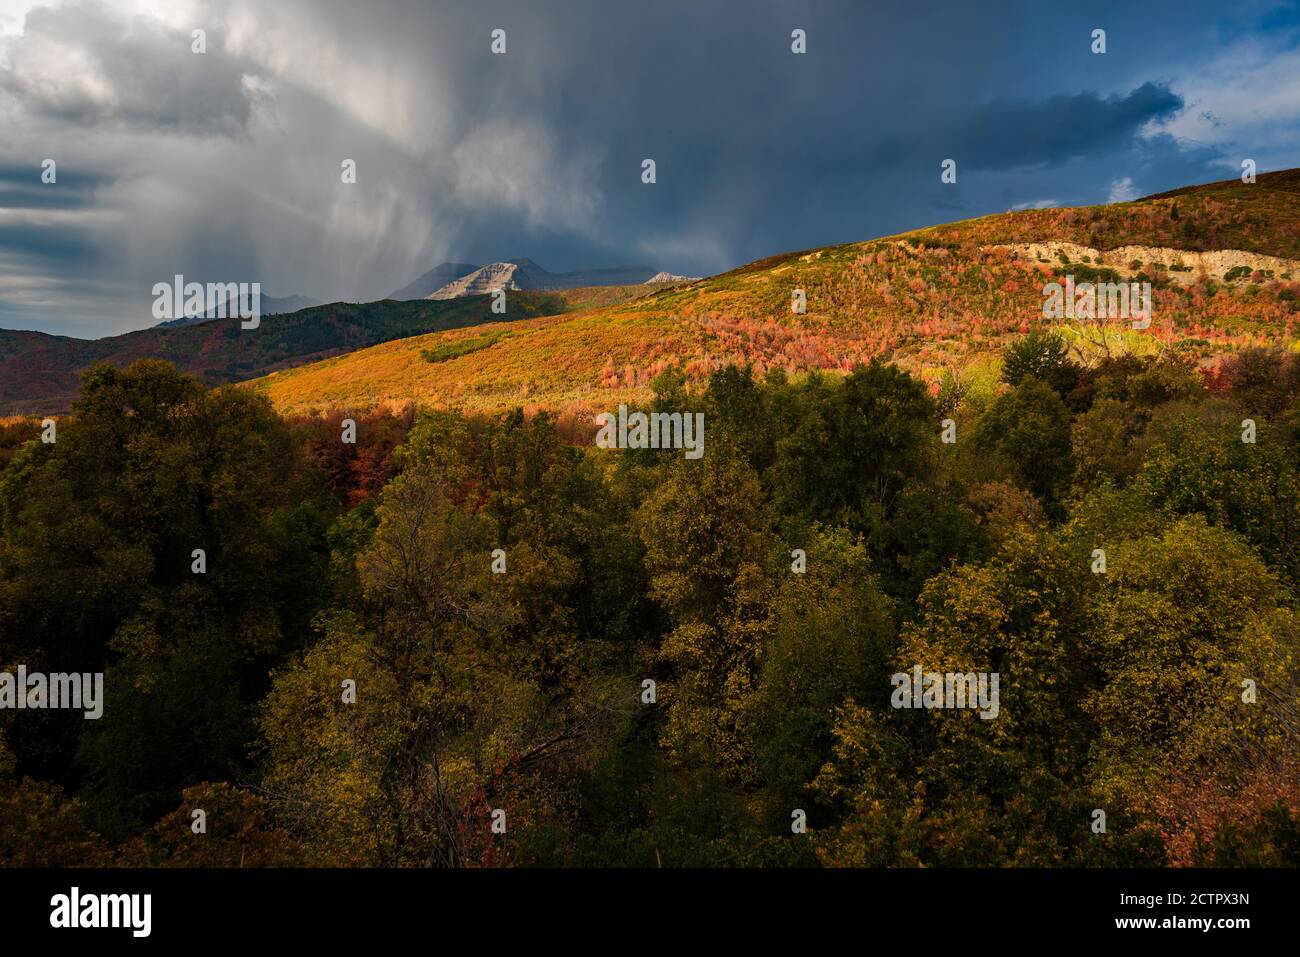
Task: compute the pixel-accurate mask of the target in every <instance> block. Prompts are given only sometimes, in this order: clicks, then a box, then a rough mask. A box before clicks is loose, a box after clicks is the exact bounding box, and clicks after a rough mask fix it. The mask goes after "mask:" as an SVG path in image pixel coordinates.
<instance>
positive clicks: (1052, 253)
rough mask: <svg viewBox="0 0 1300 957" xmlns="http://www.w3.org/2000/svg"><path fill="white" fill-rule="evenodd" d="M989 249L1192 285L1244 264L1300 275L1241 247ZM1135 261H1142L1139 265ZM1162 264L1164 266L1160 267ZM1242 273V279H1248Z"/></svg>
mask: <svg viewBox="0 0 1300 957" xmlns="http://www.w3.org/2000/svg"><path fill="white" fill-rule="evenodd" d="M984 248H985V249H987V250H995V249H1005V250H1009V251H1010V252H1011V253H1013V254H1014V255H1016V256H1018V257H1020V258H1022V259H1027V260H1029V261H1030V262H1045V263H1053V264H1060V263H1061V254H1062V253H1064V254H1065V256H1066V258H1067V259H1069V261H1070V262H1072V263H1085V264H1087V265H1092V266H1105V267H1107V268H1109V269H1114V270H1115V271H1116V272H1118V273H1120V274H1121V275H1123V276H1128V275H1132V274H1136V273H1138V272H1143V271H1145V272H1146V273H1147V274H1148V275H1151V274H1152V272H1153V271H1156V270H1159V271H1160V272H1161V273H1162V274H1163V275H1166V276H1168V277H1169V280H1170V281H1171V282H1174V283H1177V284H1179V285H1184V286H1185V285H1190V284H1191V283H1193V282H1195V281H1196V280H1198V279H1200V278H1201V277H1202V276H1204V277H1207V278H1210V279H1213V280H1216V281H1218V282H1222V281H1223V279H1224V276H1225V275H1227V273H1228V272H1229V271H1230V270H1233V269H1237V268H1245V269H1248V270H1250V271H1251V272H1252V273H1253V272H1255V271H1256V270H1258V271H1260V272H1264V273H1270V272H1271V273H1272V274H1273V278H1274V279H1284V280H1290V279H1300V261H1297V260H1294V259H1281V258H1279V257H1277V256H1263V255H1260V254H1259V253H1248V252H1244V251H1242V250H1240V249H1215V250H1209V251H1207V252H1195V251H1193V250H1188V249H1171V248H1169V247H1167V246H1118V247H1116V248H1115V249H1105V250H1099V249H1092V248H1090V247H1088V246H1080V245H1079V244H1077V243H1067V242H1057V241H1056V240H1050V241H1048V242H1042V243H1006V244H999V245H992V246H985V247H984ZM1135 264H1139V265H1136V266H1135ZM1160 266H1163V267H1164V269H1163V270H1160V268H1159V267H1160ZM1249 278H1250V277H1249V276H1248V275H1246V276H1243V277H1242V280H1243V281H1246V280H1249Z"/></svg>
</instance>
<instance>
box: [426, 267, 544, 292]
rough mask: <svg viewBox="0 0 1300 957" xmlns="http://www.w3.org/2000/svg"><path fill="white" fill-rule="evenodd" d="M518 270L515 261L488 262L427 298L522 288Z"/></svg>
mask: <svg viewBox="0 0 1300 957" xmlns="http://www.w3.org/2000/svg"><path fill="white" fill-rule="evenodd" d="M518 271H519V267H518V266H517V265H515V264H514V263H488V264H487V265H486V266H483V267H481V268H479V269H475V270H474V271H473V272H472V273H470V274H469V275H468V276H462V277H461V278H459V279H457V280H455V281H453V282H449V283H447V285H445V286H443V287H442V288H441V289H437V290H435V291H434V292H432V293H430V294H429V295H428V296H426V297H425V298H427V299H457V298H459V297H460V296H482V295H486V294H487V293H490V292H496V291H497V290H498V289H521V288H524V287H522V286H520V285H519V283H517V282H515V273H516V272H518Z"/></svg>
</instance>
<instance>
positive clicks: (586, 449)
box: [0, 331, 1300, 866]
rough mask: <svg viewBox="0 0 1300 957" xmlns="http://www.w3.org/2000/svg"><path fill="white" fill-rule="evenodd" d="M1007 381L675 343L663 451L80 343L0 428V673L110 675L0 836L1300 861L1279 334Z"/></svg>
mask: <svg viewBox="0 0 1300 957" xmlns="http://www.w3.org/2000/svg"><path fill="white" fill-rule="evenodd" d="M1002 370H1003V371H1002V376H1003V383H1002V385H1001V386H1000V387H999V388H998V389H995V390H991V391H988V392H982V393H980V394H978V395H976V394H963V392H962V390H961V388H960V385H959V384H958V383H955V382H949V383H945V386H944V388H943V389H942V390H940V391H939V392H938V394H935V393H934V390H932V389H929V388H927V387H926V386H925V385H924V384H923V383H922V382H921V381H920V380H918V379H916V378H914V377H912V376H911V375H909V374H908V373H907V372H906V371H903V370H901V369H899V368H897V367H895V366H892V365H890V364H888V363H885V362H883V361H879V360H877V361H873V362H871V363H870V364H868V365H860V366H858V367H857V368H855V369H854V370H853V371H852V372H851V373H849V374H848V375H845V376H839V375H835V374H820V373H811V374H808V375H805V376H802V377H798V378H789V377H787V375H786V374H785V372H784V371H782V370H780V369H776V370H773V371H770V372H766V373H765V374H763V375H758V374H755V373H754V372H753V371H752V370H749V369H744V368H737V367H734V366H731V367H727V368H723V369H720V370H718V371H716V372H714V373H713V374H712V375H711V377H710V378H709V379H708V380H707V383H706V384H705V385H704V386H702V387H701V386H700V385H697V384H696V383H694V382H693V381H691V380H690V379H688V378H687V377H686V376H685V375H683V374H682V373H681V372H680V371H679V370H675V369H670V370H668V371H667V372H665V373H664V374H662V375H661V376H660V377H659V378H658V379H657V380H656V381H655V384H654V396H655V398H654V401H653V404H652V406H650V407H649V408H648V409H647V410H646V411H666V412H673V411H677V412H682V411H690V412H702V413H703V414H704V421H705V425H706V429H707V435H708V439H707V444H706V446H705V449H706V452H705V454H704V455H703V456H702V457H701V458H700V459H698V460H690V459H687V458H686V457H684V456H683V455H682V454H681V453H680V452H679V451H674V450H655V449H622V450H615V449H603V448H597V447H595V446H594V445H591V444H589V443H588V442H587V441H585V439H589V436H587V437H584V436H574V435H573V434H571V433H572V430H570V429H564V428H559V427H557V423H556V421H554V420H553V419H551V418H549V417H548V416H547V415H546V414H538V415H535V416H532V417H527V416H525V415H524V414H523V412H522V411H516V412H513V413H510V414H506V415H499V416H467V415H464V414H461V413H458V412H454V411H433V410H424V411H420V412H418V413H417V412H416V411H415V410H413V409H407V410H405V411H403V412H399V413H379V412H376V413H371V414H369V415H360V414H356V415H352V414H350V413H347V412H345V411H343V410H336V411H334V412H331V413H328V414H315V415H311V416H301V417H297V418H286V417H282V416H280V415H277V414H276V413H275V412H274V411H273V410H272V407H271V405H270V403H269V401H268V400H267V399H266V398H265V397H264V396H262V395H260V394H257V393H255V392H252V391H250V390H246V389H238V388H228V387H226V388H219V389H215V390H209V389H208V388H206V387H205V386H204V385H203V384H202V383H200V382H199V381H197V380H195V379H192V378H189V377H187V376H185V375H183V374H181V373H179V372H177V371H176V370H175V369H173V368H172V367H171V366H169V365H168V364H166V363H164V362H160V361H154V360H144V361H140V362H137V363H135V364H134V365H132V366H130V367H129V368H126V369H124V370H120V369H116V368H113V367H111V366H107V365H98V366H95V367H93V368H92V369H91V370H90V371H88V372H86V373H85V374H84V375H83V381H82V387H81V392H80V396H79V398H78V399H77V401H76V403H75V405H74V407H73V411H72V413H71V415H70V416H68V417H66V418H62V419H60V420H59V421H58V422H57V432H56V434H55V436H54V439H55V440H54V441H48V440H43V436H42V432H43V430H42V425H41V423H39V422H33V421H25V420H15V421H11V422H8V423H6V424H5V425H4V426H3V428H2V429H0V464H3V470H2V471H0V670H5V671H11V672H12V671H14V669H16V668H17V667H18V666H19V665H23V666H25V667H26V668H28V669H31V670H40V671H44V672H50V673H54V672H103V673H104V675H105V696H106V700H105V702H104V713H103V717H102V718H100V719H99V720H86V719H84V718H83V716H82V715H81V714H80V713H79V712H69V711H55V710H23V711H18V710H3V711H0V861H4V862H6V863H9V864H78V865H93V864H105V865H123V864H128V865H129V864H154V865H159V864H162V865H227V866H258V865H300V864H301V865H306V864H322V865H355V866H375V865H386V866H469V865H473V866H481V865H577V866H616V865H639V866H656V865H663V866H674V865H702V866H730V865H740V866H753V865H799V866H816V865H825V866H879V865H884V866H898V865H902V866H912V865H919V866H943V865H988V866H998V865H1088V866H1100V865H1121V866H1128V865H1165V864H1174V865H1187V864H1215V865H1282V864H1290V865H1295V864H1297V863H1300V818H1298V817H1297V813H1298V812H1300V708H1298V707H1297V688H1298V687H1300V680H1298V679H1300V617H1298V614H1297V612H1298V606H1297V600H1296V596H1297V589H1298V588H1300V469H1298V468H1297V466H1300V359H1298V358H1297V356H1296V354H1295V353H1291V352H1285V351H1281V350H1265V349H1254V350H1245V351H1242V352H1239V353H1237V354H1235V355H1233V356H1232V357H1230V358H1229V359H1228V360H1227V361H1226V362H1224V363H1223V364H1222V365H1221V366H1219V367H1218V368H1217V369H1216V371H1215V374H1214V375H1213V377H1211V378H1207V377H1206V376H1205V375H1204V374H1203V373H1202V372H1201V371H1200V370H1198V368H1197V367H1196V366H1195V365H1194V364H1191V363H1190V362H1186V361H1183V360H1180V359H1179V358H1177V357H1176V356H1175V355H1174V354H1172V353H1167V354H1162V355H1159V356H1151V357H1135V356H1130V355H1116V356H1108V357H1104V358H1100V359H1097V360H1096V361H1093V362H1092V363H1091V364H1090V365H1088V366H1086V367H1085V366H1083V365H1080V364H1078V363H1076V362H1075V361H1074V360H1073V359H1072V358H1071V357H1070V355H1069V353H1068V351H1067V350H1066V349H1065V348H1064V347H1063V345H1062V342H1061V340H1060V339H1059V338H1058V337H1057V336H1056V335H1055V334H1053V333H1051V332H1044V331H1038V332H1034V333H1032V334H1030V335H1028V336H1025V337H1023V338H1019V339H1017V340H1015V341H1014V342H1012V344H1011V345H1010V346H1009V347H1008V348H1007V351H1006V354H1005V356H1004V357H1003V362H1002ZM349 423H351V426H352V428H353V429H354V434H355V438H356V441H355V442H351V443H350V442H345V441H343V439H342V436H343V435H344V434H345V433H346V430H347V428H348V424H349ZM1248 423H1249V424H1248ZM196 550H199V551H201V552H202V563H201V566H202V569H201V570H198V571H196V561H197V559H196V558H195V554H196ZM914 669H917V670H918V673H920V672H939V673H958V674H963V673H981V674H985V673H993V674H996V675H997V676H998V677H999V680H1000V685H999V689H1000V702H999V707H998V709H997V715H996V717H994V718H993V719H992V720H989V719H988V716H987V715H985V716H981V714H980V713H979V712H977V711H975V710H970V709H966V710H962V709H955V710H953V709H944V708H935V709H931V708H919V709H914V708H900V707H898V706H897V705H896V702H895V701H894V700H892V694H893V692H894V690H895V689H894V686H893V685H892V684H891V676H896V675H899V674H911V673H912V672H913V670H914ZM918 700H919V699H918ZM196 809H201V810H202V811H203V812H204V816H205V819H206V833H205V834H204V835H203V836H202V837H201V838H200V837H197V836H196V835H195V833H194V829H193V826H192V820H193V812H194V811H195V810H196ZM1099 811H1100V812H1102V816H1101V818H1099V817H1098V812H1099ZM1099 820H1100V821H1102V822H1104V827H1102V828H1099V827H1098V822H1099Z"/></svg>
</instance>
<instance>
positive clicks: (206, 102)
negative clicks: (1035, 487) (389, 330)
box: [0, 0, 1300, 337]
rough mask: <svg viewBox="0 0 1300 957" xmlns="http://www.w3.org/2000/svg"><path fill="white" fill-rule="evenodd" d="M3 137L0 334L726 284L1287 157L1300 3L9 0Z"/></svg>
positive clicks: (1292, 136) (1299, 116) (1295, 135)
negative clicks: (901, 240) (393, 295)
mask: <svg viewBox="0 0 1300 957" xmlns="http://www.w3.org/2000/svg"><path fill="white" fill-rule="evenodd" d="M1083 7H1086V8H1087V9H1086V10H1085V9H1081V8H1083ZM495 28H502V29H505V30H506V37H507V51H506V53H505V54H504V55H493V54H492V53H491V51H490V42H491V41H490V33H491V31H492V30H493V29H495ZM795 28H799V29H803V30H805V31H806V34H807V53H806V54H803V55H795V54H793V53H791V51H790V33H791V30H793V29H795ZM1098 28H1100V29H1104V30H1105V31H1106V46H1107V52H1106V53H1105V54H1103V55H1097V54H1094V53H1093V52H1092V51H1091V34H1092V31H1093V30H1094V29H1098ZM194 29H203V30H205V31H206V36H207V52H206V53H204V54H202V55H198V54H195V53H193V52H192V50H191V45H192V40H191V35H192V30H194ZM0 130H2V131H3V132H4V135H3V136H0V328H11V329H12V328H27V329H40V330H43V331H47V332H51V333H57V334H65V335H77V336H86V337H95V336H101V335H109V334H114V333H118V332H123V331H126V330H129V329H134V328H141V327H144V326H147V325H150V324H152V323H153V322H154V321H155V320H154V319H153V318H152V316H151V314H150V309H149V307H150V305H151V303H152V295H151V289H152V286H153V284H154V283H155V282H159V281H169V280H170V279H171V277H172V276H173V275H174V274H176V273H181V274H182V275H184V276H185V277H186V278H187V279H194V280H198V281H220V282H239V281H244V282H248V281H260V282H262V284H263V291H264V292H265V293H266V294H268V295H277V296H283V295H289V294H305V295H310V296H315V297H318V298H321V299H327V300H333V299H346V300H356V301H360V300H367V299H373V298H378V297H381V296H383V295H385V294H386V293H388V292H390V291H391V290H393V289H395V288H398V287H400V286H402V285H405V284H406V283H407V282H409V281H410V280H411V279H413V278H414V277H415V276H417V275H418V274H420V273H422V272H424V271H425V270H426V269H428V268H430V267H431V266H433V265H435V264H436V263H438V262H441V261H443V260H454V261H468V262H475V263H484V262H489V261H492V260H495V259H504V258H515V257H519V256H530V257H532V258H533V259H535V260H537V261H538V262H539V263H541V264H542V265H543V266H545V267H547V268H549V269H552V270H555V271H563V270H568V269H574V268H580V267H596V266H612V265H620V264H625V263H642V264H646V265H649V266H652V267H654V268H656V269H668V270H670V271H673V272H678V273H687V274H693V275H694V274H708V273H714V272H719V271H722V270H725V269H728V268H731V267H733V266H736V265H739V264H742V263H744V262H748V261H751V260H753V259H756V258H760V257H762V256H766V255H771V254H773V253H777V252H781V251H786V250H793V249H803V248H808V247H813V246H823V245H829V244H833V243H840V242H848V241H853V240H862V239H868V238H871V237H874V236H878V235H884V234H889V233H893V232H898V231H900V230H904V229H909V228H913V227H917V226H923V225H929V224H932V223H936V222H945V221H950V220H954V219H962V218H966V217H969V216H977V215H982V214H985V213H989V212H999V211H1003V210H1007V209H1012V208H1019V207H1025V206H1033V205H1079V204H1090V203H1102V202H1110V201H1118V200H1123V199H1130V198H1135V197H1137V196H1140V195H1145V194H1149V193H1153V192H1158V191H1161V190H1165V189H1170V188H1173V187H1177V186H1182V185H1187V184H1189V183H1195V182H1205V181H1210V180H1215V179H1225V178H1228V177H1231V176H1235V175H1237V173H1238V171H1239V170H1240V164H1241V160H1242V159H1244V158H1251V159H1254V160H1255V161H1256V162H1257V164H1258V166H1259V169H1260V170H1261V171H1267V170H1271V169H1281V168H1287V167H1292V166H1296V165H1300V161H1298V160H1297V158H1296V157H1297V155H1300V4H1297V3H1285V4H1279V3H1270V2H1252V0H1237V2H1234V3H1233V4H1223V3H1221V2H1219V3H1201V2H1196V0H1180V2H1176V3H1175V2H1170V3H1164V2H1127V3H1093V4H1060V3H1043V2H1041V0H1039V2H1034V3H998V2H990V3H979V4H974V3H969V2H957V3H923V2H920V0H909V2H906V3H888V2H881V3H872V4H870V5H868V4H865V3H861V2H851V0H845V2H834V0H808V2H790V0H784V2H776V0H771V2H765V0H748V2H740V0H709V2H699V0H692V2H672V0H664V2H655V3H644V2H635V3H634V2H624V0H605V2H585V3H578V2H567V0H547V2H545V3H539V2H499V3H493V2H476V3H473V4H469V3H461V2H455V3H451V2H446V3H438V2H401V3H397V2H376V0H368V2H367V3H364V4H357V3H354V2H351V0H349V2H332V0H314V2H306V0H277V2H275V3H265V2H263V3H253V2H242V0H228V2H226V0H211V2H194V0H166V2H163V0H122V2H109V3H101V2H86V0H68V2H61V0H44V2H42V3H41V4H40V5H37V4H34V3H32V2H30V0H0ZM45 158H52V159H54V160H55V161H56V162H57V164H58V167H57V169H58V181H57V183H55V184H53V185H44V184H42V183H41V182H40V172H41V169H40V164H41V161H42V159H45ZM645 158H653V159H654V160H655V162H656V164H657V182H656V183H655V184H654V185H652V186H648V185H645V184H643V183H642V182H641V178H640V172H641V161H642V160H643V159H645ZM945 158H953V159H955V160H956V161H957V163H958V181H957V183H956V185H954V186H945V185H943V184H941V183H940V179H939V167H940V163H941V162H942V160H944V159H945ZM344 159H354V160H355V161H356V163H357V174H358V175H357V182H356V184H352V185H345V184H343V183H342V182H341V178H340V163H341V161H342V160H344Z"/></svg>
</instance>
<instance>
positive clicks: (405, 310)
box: [0, 286, 647, 414]
mask: <svg viewBox="0 0 1300 957" xmlns="http://www.w3.org/2000/svg"><path fill="white" fill-rule="evenodd" d="M646 291H647V290H645V289H642V288H640V287H635V286H633V287H600V288H591V289H566V290H559V291H554V292H517V293H512V294H511V297H510V303H511V307H512V308H511V316H512V317H526V316H537V315H550V314H554V313H559V312H565V311H567V310H571V309H589V308H593V307H597V306H610V305H615V304H617V303H620V302H625V301H628V300H630V299H633V298H635V297H636V296H638V295H644V294H645V292H646ZM495 318H498V317H495V316H493V315H492V312H491V309H490V304H489V302H488V300H487V298H486V297H478V298H474V299H452V300H443V301H434V300H414V301H408V302H396V301H393V300H383V301H380V302H370V303H360V304H357V303H341V302H336V303H330V304H328V305H324V306H314V307H312V308H309V309H302V310H299V311H298V312H294V313H288V314H285V315H276V316H267V317H264V318H263V319H262V322H261V325H260V326H259V327H258V328H257V329H255V330H248V331H244V330H241V329H240V328H239V322H238V320H233V319H232V320H220V319H218V320H214V321H212V322H205V323H202V324H199V325H194V326H182V327H179V328H173V329H156V328H155V329H142V330H139V331H137V332H130V333H126V334H125V335H120V336H110V337H108V338H105V339H73V338H69V337H66V336H49V335H45V334H44V333H39V332H13V331H8V330H0V414H12V413H53V412H62V411H66V410H67V408H68V406H69V405H71V402H72V400H73V399H74V398H75V397H76V394H77V390H78V388H79V384H80V372H81V370H82V369H84V368H85V367H86V366H88V365H90V364H91V363H92V362H96V361H106V362H111V363H113V364H114V365H119V366H120V365H127V364H128V363H130V362H133V361H135V360H136V359H141V358H157V359H165V360H167V361H168V362H171V363H173V364H174V365H176V366H177V368H179V369H181V370H183V371H185V372H189V373H192V374H194V375H197V376H199V377H200V378H202V379H203V380H204V381H205V382H207V383H208V384H209V385H222V384H225V383H229V382H238V381H241V380H245V379H250V378H254V377H256V376H260V375H265V374H266V373H267V372H270V371H273V370H276V369H283V368H290V367H292V366H295V365H301V364H304V363H308V362H314V361H317V360H319V359H324V358H326V357H329V356H334V355H339V354H341V353H346V352H351V351H354V350H356V349H362V348H365V347H366V346H371V345H374V344H376V343H380V342H386V341H388V340H392V339H400V338H402V337H404V336H411V335H416V334H419V333H425V332H430V331H433V330H445V329H456V328H460V327H463V326H472V325H478V324H479V323H482V322H488V321H491V320H493V319H495Z"/></svg>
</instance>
